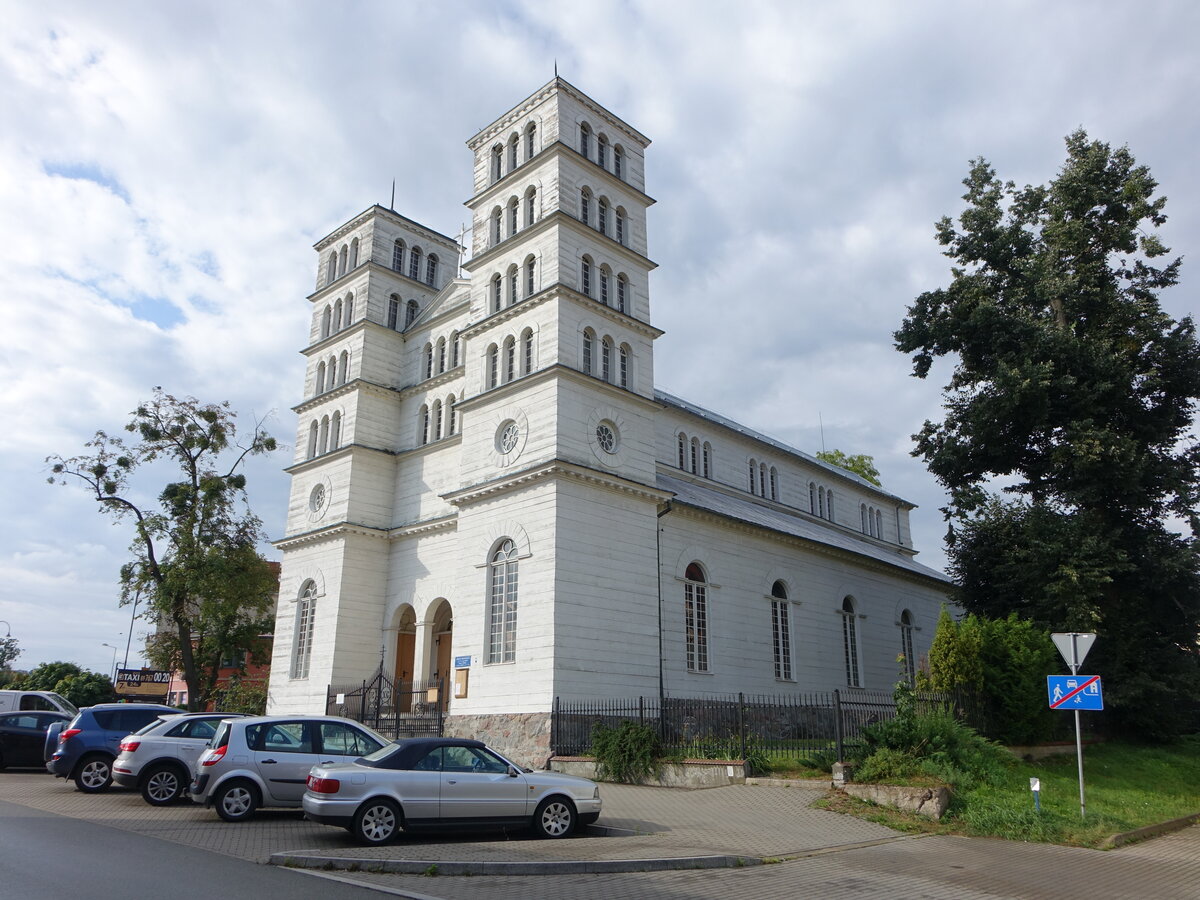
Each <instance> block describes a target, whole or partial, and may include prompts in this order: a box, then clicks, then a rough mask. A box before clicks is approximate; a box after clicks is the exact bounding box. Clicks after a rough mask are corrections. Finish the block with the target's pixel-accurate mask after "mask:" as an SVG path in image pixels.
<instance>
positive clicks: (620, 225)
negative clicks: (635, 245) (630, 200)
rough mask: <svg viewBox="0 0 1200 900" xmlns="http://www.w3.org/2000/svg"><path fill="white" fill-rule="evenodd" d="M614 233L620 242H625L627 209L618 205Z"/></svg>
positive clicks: (614, 220)
mask: <svg viewBox="0 0 1200 900" xmlns="http://www.w3.org/2000/svg"><path fill="white" fill-rule="evenodd" d="M613 226H614V228H613V234H614V236H615V237H616V239H617V243H618V244H624V243H625V210H623V209H622V208H621V207H619V206H618V207H617V214H616V215H615V216H614V217H613Z"/></svg>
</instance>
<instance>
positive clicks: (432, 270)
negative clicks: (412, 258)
mask: <svg viewBox="0 0 1200 900" xmlns="http://www.w3.org/2000/svg"><path fill="white" fill-rule="evenodd" d="M437 273H438V258H437V254H436V253H430V254H429V258H428V259H426V260H425V283H426V284H427V285H429V286H430V287H437Z"/></svg>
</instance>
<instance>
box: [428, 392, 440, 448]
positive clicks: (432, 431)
mask: <svg viewBox="0 0 1200 900" xmlns="http://www.w3.org/2000/svg"><path fill="white" fill-rule="evenodd" d="M429 416H430V421H429V439H430V440H431V441H436V440H439V439H440V438H441V436H442V401H441V400H434V401H433V409H431V410H430V411H429Z"/></svg>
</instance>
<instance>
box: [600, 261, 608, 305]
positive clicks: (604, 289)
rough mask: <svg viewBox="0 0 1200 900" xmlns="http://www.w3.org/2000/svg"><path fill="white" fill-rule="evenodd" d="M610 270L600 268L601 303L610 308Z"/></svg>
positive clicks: (603, 267)
mask: <svg viewBox="0 0 1200 900" xmlns="http://www.w3.org/2000/svg"><path fill="white" fill-rule="evenodd" d="M608 274H609V273H608V268H607V267H606V266H601V267H600V302H601V303H603V304H604V305H605V306H608Z"/></svg>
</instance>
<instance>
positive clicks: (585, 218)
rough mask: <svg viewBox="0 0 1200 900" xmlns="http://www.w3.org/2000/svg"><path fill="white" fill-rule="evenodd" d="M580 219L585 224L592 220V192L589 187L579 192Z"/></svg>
mask: <svg viewBox="0 0 1200 900" xmlns="http://www.w3.org/2000/svg"><path fill="white" fill-rule="evenodd" d="M579 221H580V222H582V223H583V224H584V225H589V224H591V221H592V192H591V191H590V190H588V189H587V188H584V189H583V190H581V191H580V192H579Z"/></svg>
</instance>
